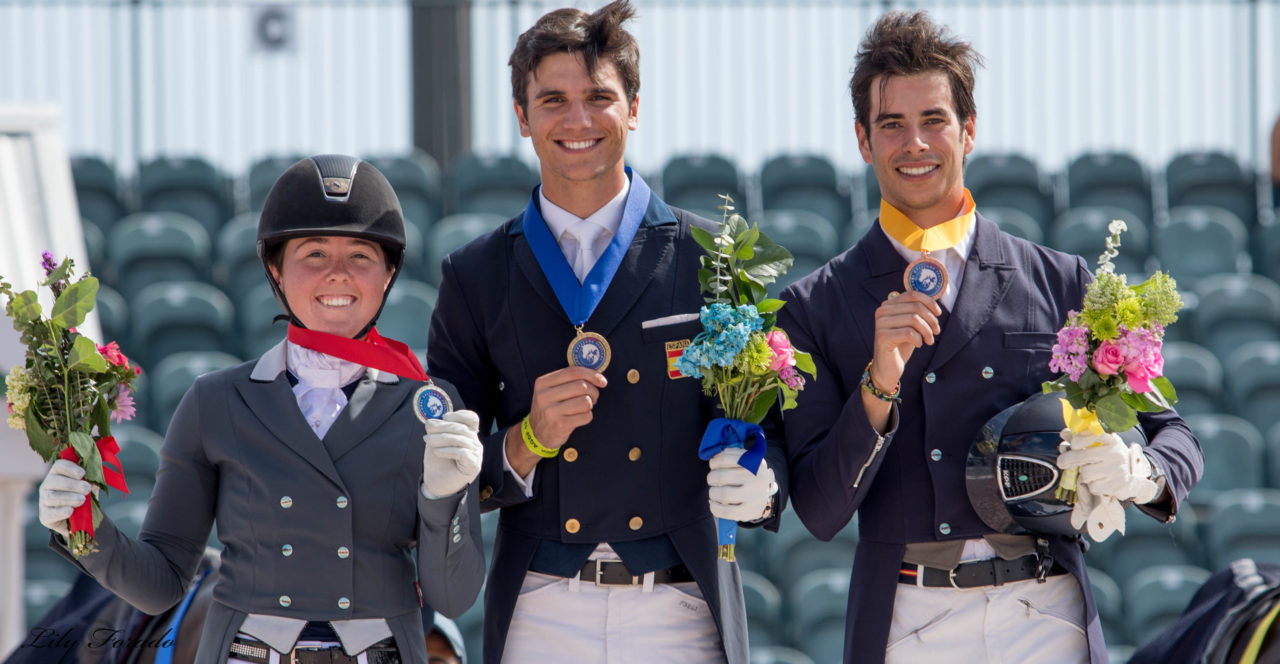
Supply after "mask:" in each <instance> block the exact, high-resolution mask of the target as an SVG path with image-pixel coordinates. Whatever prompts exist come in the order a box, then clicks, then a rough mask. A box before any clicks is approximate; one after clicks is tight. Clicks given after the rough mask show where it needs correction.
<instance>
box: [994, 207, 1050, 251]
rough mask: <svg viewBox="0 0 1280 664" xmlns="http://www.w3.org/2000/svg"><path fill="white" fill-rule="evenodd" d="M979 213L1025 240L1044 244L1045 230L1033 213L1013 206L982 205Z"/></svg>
mask: <svg viewBox="0 0 1280 664" xmlns="http://www.w3.org/2000/svg"><path fill="white" fill-rule="evenodd" d="M978 214H980V215H982V216H984V217H986V218H987V219H990V220H991V221H994V222H996V225H997V226H999V227H1000V230H1002V231H1004V232H1006V233H1008V234H1010V235H1013V236H1015V237H1020V238H1022V239H1024V240H1030V241H1032V242H1035V243H1036V244H1044V230H1043V229H1042V228H1041V227H1040V224H1039V223H1037V222H1036V220H1035V219H1032V218H1031V215H1029V214H1027V213H1026V212H1023V211H1022V210H1019V209H1017V208H1011V207H999V206H991V207H987V206H985V205H984V206H982V207H980V208H978Z"/></svg>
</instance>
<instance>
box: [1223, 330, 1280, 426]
mask: <svg viewBox="0 0 1280 664" xmlns="http://www.w3.org/2000/svg"><path fill="white" fill-rule="evenodd" d="M1223 367H1224V368H1225V370H1226V378H1227V391H1228V392H1229V393H1230V395H1231V398H1232V402H1233V403H1232V405H1233V407H1234V410H1235V412H1236V414H1237V415H1239V416H1241V417H1243V418H1244V419H1246V420H1249V422H1251V423H1252V424H1253V425H1254V426H1256V427H1258V430H1259V431H1270V430H1271V427H1273V426H1275V425H1276V423H1278V422H1280V407H1277V404H1280V341H1253V342H1250V343H1247V344H1245V345H1244V346H1241V347H1240V348H1239V349H1237V350H1235V351H1233V352H1232V353H1231V355H1229V356H1228V357H1227V361H1226V362H1224V363H1223Z"/></svg>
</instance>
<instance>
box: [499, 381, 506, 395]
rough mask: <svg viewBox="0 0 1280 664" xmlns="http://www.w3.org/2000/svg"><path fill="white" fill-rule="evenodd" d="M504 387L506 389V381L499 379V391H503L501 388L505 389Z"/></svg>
mask: <svg viewBox="0 0 1280 664" xmlns="http://www.w3.org/2000/svg"><path fill="white" fill-rule="evenodd" d="M505 389H507V383H506V381H501V380H500V381H498V391H499V392H501V391H503V390H505Z"/></svg>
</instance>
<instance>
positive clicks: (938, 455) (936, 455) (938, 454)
mask: <svg viewBox="0 0 1280 664" xmlns="http://www.w3.org/2000/svg"><path fill="white" fill-rule="evenodd" d="M929 458H930V459H933V460H934V461H942V450H940V449H936V448H935V449H934V450H933V451H932V452H930V453H929Z"/></svg>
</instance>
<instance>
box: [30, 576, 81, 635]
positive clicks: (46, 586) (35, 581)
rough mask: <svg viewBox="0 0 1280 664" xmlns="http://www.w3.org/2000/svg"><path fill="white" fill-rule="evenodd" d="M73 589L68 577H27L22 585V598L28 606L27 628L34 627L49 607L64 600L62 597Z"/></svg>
mask: <svg viewBox="0 0 1280 664" xmlns="http://www.w3.org/2000/svg"><path fill="white" fill-rule="evenodd" d="M70 590H71V581H69V580H67V579H60V578H55V579H47V578H46V579H41V578H27V579H26V580H25V581H24V582H23V586H22V599H23V604H24V605H25V607H26V617H27V625H26V627H27V629H34V628H35V627H36V626H37V623H38V621H39V620H40V619H41V618H43V617H44V615H45V614H46V613H48V612H49V609H52V608H53V607H54V605H55V604H57V603H58V602H60V601H62V597H63V596H64V595H66V594H67V592H68V591H70Z"/></svg>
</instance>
